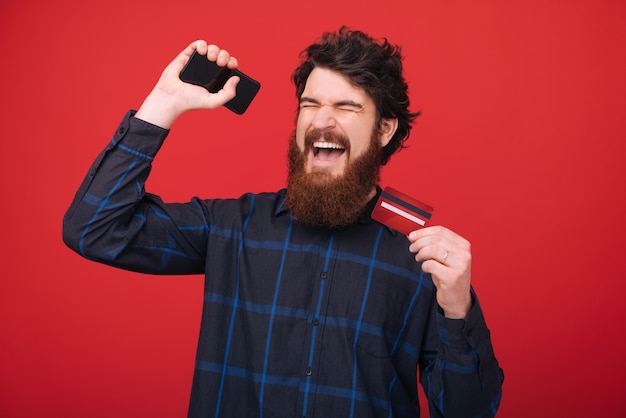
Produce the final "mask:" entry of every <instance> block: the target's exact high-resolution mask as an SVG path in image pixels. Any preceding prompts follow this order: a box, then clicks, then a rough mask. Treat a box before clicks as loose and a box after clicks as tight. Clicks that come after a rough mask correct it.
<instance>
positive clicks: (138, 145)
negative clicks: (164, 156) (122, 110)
mask: <svg viewBox="0 0 626 418" xmlns="http://www.w3.org/2000/svg"><path fill="white" fill-rule="evenodd" d="M135 113H136V111H135V110H129V111H128V112H126V114H125V115H124V118H123V119H122V121H121V122H120V124H119V126H118V128H117V130H116V131H115V135H114V136H113V141H112V143H113V145H114V146H115V147H119V148H122V149H123V150H125V151H127V152H130V153H132V154H135V155H136V156H138V157H142V158H145V159H148V160H152V159H153V158H154V156H155V155H156V154H157V152H158V151H159V149H160V148H161V146H162V145H163V142H164V141H165V138H166V137H167V135H168V134H169V132H170V131H169V130H168V129H164V128H161V127H160V126H156V125H153V124H151V123H149V122H146V121H144V120H141V119H137V118H135V117H134V116H135Z"/></svg>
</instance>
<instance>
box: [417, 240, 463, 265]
mask: <svg viewBox="0 0 626 418" xmlns="http://www.w3.org/2000/svg"><path fill="white" fill-rule="evenodd" d="M452 254H453V253H452V252H451V251H449V250H447V249H445V248H444V247H440V246H438V245H430V246H428V247H424V248H422V249H421V250H420V251H419V252H418V253H417V254H416V255H415V261H417V262H421V261H427V260H434V261H436V262H437V263H439V264H441V265H444V266H451V265H452V264H453V260H454V256H453V255H452Z"/></svg>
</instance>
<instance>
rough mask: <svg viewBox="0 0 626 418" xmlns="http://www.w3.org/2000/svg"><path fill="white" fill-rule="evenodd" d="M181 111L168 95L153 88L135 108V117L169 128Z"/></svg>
mask: <svg viewBox="0 0 626 418" xmlns="http://www.w3.org/2000/svg"><path fill="white" fill-rule="evenodd" d="M182 113H183V111H181V110H180V108H179V107H178V106H177V105H176V102H175V100H173V98H172V97H171V96H170V95H168V94H167V93H164V92H162V91H161V90H158V89H154V90H153V91H152V92H150V94H149V95H148V97H146V99H145V100H144V102H143V104H142V105H141V107H140V108H139V110H137V113H136V114H135V118H137V119H141V120H143V121H145V122H148V123H151V124H152V125H156V126H159V127H161V128H163V129H168V130H169V129H170V128H171V127H172V125H173V124H174V122H175V121H176V119H178V117H179V116H180V115H181V114H182Z"/></svg>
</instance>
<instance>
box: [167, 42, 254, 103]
mask: <svg viewBox="0 0 626 418" xmlns="http://www.w3.org/2000/svg"><path fill="white" fill-rule="evenodd" d="M233 75H236V76H238V77H239V79H240V81H239V84H237V95H236V96H235V97H234V98H233V99H232V100H230V101H229V102H227V103H225V104H224V106H225V107H226V108H228V109H230V110H232V111H233V112H235V113H237V114H239V115H241V114H243V113H244V112H245V111H246V109H248V106H250V103H251V102H252V99H254V96H256V94H257V92H258V91H259V89H260V88H261V84H260V83H259V82H258V81H256V80H254V79H253V78H251V77H249V76H247V75H246V74H244V73H242V72H241V71H239V70H231V69H228V68H226V67H220V66H218V65H217V64H216V63H215V62H214V61H209V60H208V59H207V58H206V55H200V54H198V51H194V52H193V54H192V55H191V58H189V61H188V62H187V64H186V65H185V68H183V70H182V71H181V72H180V75H179V77H180V79H181V80H182V81H184V82H186V83H190V84H195V85H197V86H202V87H204V88H205V89H207V90H208V91H210V92H211V93H216V92H218V91H219V90H220V89H221V88H222V87H224V84H225V83H226V81H228V79H229V78H230V77H231V76H233Z"/></svg>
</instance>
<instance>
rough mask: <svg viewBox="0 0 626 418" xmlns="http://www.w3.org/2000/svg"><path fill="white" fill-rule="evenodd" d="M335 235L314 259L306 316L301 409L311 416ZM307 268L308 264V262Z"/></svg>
mask: <svg viewBox="0 0 626 418" xmlns="http://www.w3.org/2000/svg"><path fill="white" fill-rule="evenodd" d="M334 245H336V243H335V238H334V235H332V234H328V238H327V240H326V251H325V252H324V253H323V254H320V256H319V257H317V260H316V262H315V263H311V266H310V268H312V269H313V270H314V271H313V278H314V283H313V290H314V291H313V294H312V297H311V302H310V306H309V310H308V311H309V315H308V318H307V332H306V341H305V350H304V355H303V358H302V366H301V367H302V370H303V377H302V380H301V384H300V397H301V411H302V417H312V416H313V415H314V414H313V411H314V406H315V394H316V391H317V382H318V381H319V374H318V370H319V367H318V366H319V364H320V361H321V359H320V356H319V353H320V347H321V346H322V340H323V335H324V330H325V326H326V323H325V318H326V311H327V308H328V297H329V294H330V287H331V284H332V280H331V279H332V270H333V269H334V263H335V259H334V257H333V254H334V253H335V249H334ZM305 268H309V266H306V267H305Z"/></svg>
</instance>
